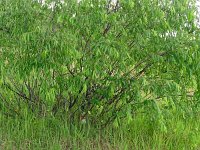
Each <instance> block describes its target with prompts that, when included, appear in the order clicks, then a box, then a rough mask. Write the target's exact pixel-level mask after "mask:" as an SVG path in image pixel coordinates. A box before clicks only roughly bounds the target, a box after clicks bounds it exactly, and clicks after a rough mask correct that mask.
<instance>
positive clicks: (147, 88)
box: [0, 0, 200, 125]
mask: <svg viewBox="0 0 200 150" xmlns="http://www.w3.org/2000/svg"><path fill="white" fill-rule="evenodd" d="M194 12H195V8H194V5H193V3H192V1H189V0H177V1H174V2H170V1H168V0H161V1H160V0H151V1H149V0H141V1H138V0H131V1H130V0H129V1H126V0H121V1H119V2H118V3H117V4H116V5H112V4H108V3H107V2H106V1H104V0H102V1H99V0H84V1H81V2H80V3H77V2H76V1H74V0H71V1H70V0H67V1H66V2H65V3H64V4H62V3H59V2H56V3H55V6H54V8H53V9H50V8H49V7H48V6H47V5H44V6H41V5H40V4H39V3H37V2H36V1H30V0H15V1H14V0H1V2H0V37H1V39H0V58H1V59H0V66H1V70H0V74H1V80H0V86H1V88H0V99H1V101H0V106H1V113H3V114H4V115H6V116H12V117H16V116H18V117H24V115H29V114H34V115H35V116H36V117H47V116H55V117H62V118H64V119H65V120H68V121H69V122H70V123H76V122H77V121H80V120H81V119H82V118H86V120H87V121H88V122H91V123H93V124H102V125H107V124H110V123H113V122H114V123H115V124H116V122H118V121H119V120H122V119H123V118H124V119H125V120H126V121H127V122H130V121H131V120H132V117H133V115H136V114H137V113H139V112H142V113H145V114H146V115H149V117H150V118H151V120H152V119H153V120H156V121H157V122H159V123H160V124H163V121H164V118H166V116H167V112H168V110H170V111H172V112H175V111H177V110H179V111H181V112H184V114H186V113H185V112H188V111H189V112H191V111H192V112H193V110H195V111H196V112H197V110H198V103H199V94H200V80H199V79H200V77H199V76H200V75H199V74H200V67H199V65H200V64H199V59H200V49H199V43H200V42H199V30H198V28H197V27H196V25H195V23H194V20H195V19H196V18H195V15H194V14H195V13H194Z"/></svg>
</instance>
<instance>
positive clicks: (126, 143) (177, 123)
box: [0, 116, 200, 150]
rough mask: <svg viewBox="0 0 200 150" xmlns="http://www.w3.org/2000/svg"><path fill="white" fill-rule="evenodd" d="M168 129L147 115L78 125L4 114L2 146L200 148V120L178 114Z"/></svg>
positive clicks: (11, 149)
mask: <svg viewBox="0 0 200 150" xmlns="http://www.w3.org/2000/svg"><path fill="white" fill-rule="evenodd" d="M166 126H167V131H162V132H161V131H160V130H157V126H156V125H155V124H154V125H153V124H151V123H150V122H149V120H148V119H147V118H145V117H143V116H138V117H136V118H134V119H133V120H132V122H131V123H130V124H129V125H120V126H119V127H118V128H116V127H115V128H114V127H108V128H106V129H99V130H97V129H94V128H93V127H92V126H89V125H87V124H85V125H83V126H82V127H76V126H73V125H70V124H67V123H65V122H63V121H60V120H57V119H55V118H45V119H44V118H43V119H42V118H41V119H33V118H26V119H24V120H19V119H11V118H4V117H2V116H1V122H0V149H2V150H15V149H16V150H18V149H21V150H25V149H26V150H29V149H34V150H37V149H38V150H41V149H44V150H45V149H49V150H68V149H73V150H79V149H80V150H90V149H91V150H93V149H94V150H129V149H135V150H146V149H147V150H150V149H151V150H152V149H154V150H168V149H169V150H179V149H180V150H183V149H185V150H190V149H195V150H196V149H200V134H199V129H200V121H199V120H198V119H195V118H191V119H187V120H184V119H180V118H178V117H174V118H171V119H169V120H168V121H167V122H166Z"/></svg>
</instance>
